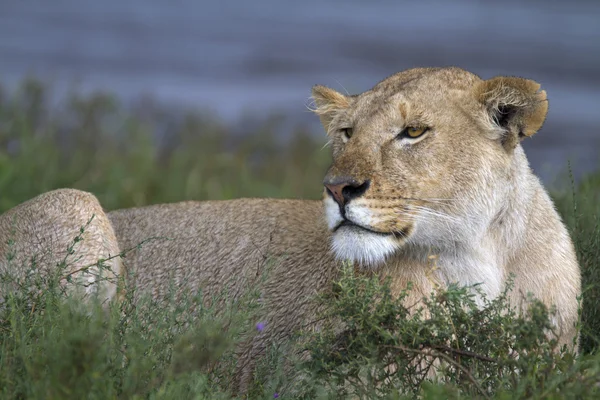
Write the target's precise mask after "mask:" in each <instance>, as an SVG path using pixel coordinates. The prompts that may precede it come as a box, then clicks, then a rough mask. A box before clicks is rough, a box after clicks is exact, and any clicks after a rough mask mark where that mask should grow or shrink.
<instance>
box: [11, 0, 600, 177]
mask: <svg viewBox="0 0 600 400" xmlns="http://www.w3.org/2000/svg"><path fill="white" fill-rule="evenodd" d="M599 21H600V2H594V1H578V2H558V1H544V2H542V1H533V2H526V3H521V2H517V1H509V2H503V3H501V4H500V3H482V2H475V1H466V0H459V1H455V2H452V4H451V5H450V4H448V3H446V2H442V1H435V2H428V3H424V2H402V3H399V2H397V1H391V0H390V1H387V0H386V1H379V2H377V3H372V2H369V3H367V2H361V1H357V0H352V1H343V2H342V1H338V0H333V1H327V2H319V1H317V0H306V1H304V2H301V3H297V2H294V3H292V2H281V1H277V0H258V1H255V2H252V3H248V2H242V1H231V2H195V1H192V0H179V1H176V2H168V3H167V2H156V1H142V0H135V1H130V2H127V3H126V4H125V3H122V2H118V1H115V0H109V1H105V2H102V3H93V2H87V1H74V0H69V1H62V0H61V1H54V2H43V1H30V2H12V3H10V4H8V3H3V4H1V5H0V84H1V85H3V86H5V87H6V88H8V90H14V89H15V88H16V87H17V85H18V83H19V82H21V81H22V80H23V79H24V78H25V77H27V76H34V77H36V78H38V79H41V80H42V81H44V82H49V84H50V86H51V87H52V89H53V93H54V94H55V99H56V100H57V101H58V100H60V99H62V98H64V97H65V95H66V94H67V93H68V92H69V91H70V90H76V91H78V92H80V93H91V92H94V91H98V90H99V91H103V92H108V93H114V94H115V95H116V96H117V97H118V98H119V99H120V100H121V101H122V102H124V103H125V104H131V103H133V102H134V101H135V100H137V99H140V98H144V97H149V98H152V99H154V100H155V101H156V102H157V103H159V104H162V105H164V106H165V107H166V108H169V109H172V110H174V111H176V110H179V109H182V108H183V109H192V110H194V109H198V110H208V111H210V112H211V113H212V114H214V115H215V116H216V117H218V118H221V119H223V120H224V121H225V122H227V123H231V124H233V125H237V126H238V128H236V129H237V130H239V132H240V133H241V134H249V133H250V130H248V129H245V127H244V125H243V124H244V123H245V122H246V121H247V120H248V117H251V118H256V119H257V120H260V119H261V118H267V117H268V116H269V115H272V114H278V115H282V116H284V118H285V119H286V120H287V121H289V125H290V126H292V125H295V124H305V125H307V126H308V127H310V130H311V131H313V132H315V133H318V134H321V135H322V129H321V128H320V127H319V126H318V118H316V117H315V116H313V115H312V114H311V113H309V112H308V111H307V110H306V108H305V105H306V103H307V101H308V97H309V95H310V88H311V86H312V85H314V84H317V83H318V84H325V85H327V86H330V87H333V88H335V89H336V90H339V91H344V90H347V91H348V92H350V93H359V92H362V91H364V90H368V89H369V88H371V87H372V86H374V85H375V84H376V83H377V82H379V81H381V80H383V79H384V78H386V77H387V76H389V75H392V74H393V73H395V72H398V71H401V70H404V69H407V68H411V67H417V66H448V65H455V66H459V67H462V68H464V69H467V70H469V71H471V72H474V73H476V74H478V75H480V76H481V77H482V78H490V77H492V76H495V75H517V76H523V77H526V78H529V79H534V80H536V81H538V82H540V83H541V84H542V88H543V89H545V90H546V91H547V93H548V98H549V100H550V110H549V115H548V118H547V121H546V124H545V126H544V128H542V130H541V132H540V133H539V134H538V135H536V136H535V137H534V138H533V139H532V140H527V141H525V142H524V146H525V148H526V151H527V154H528V157H529V159H530V162H531V164H532V167H533V168H534V170H535V171H536V173H538V175H541V176H542V178H543V179H544V180H546V181H549V180H551V179H552V177H553V176H554V174H555V173H556V172H557V171H563V170H564V169H565V168H566V165H567V160H570V161H571V164H572V167H573V170H574V172H575V175H580V174H581V173H583V172H586V171H591V170H595V169H596V168H597V167H598V166H599V165H598V150H600V133H599V132H597V131H598V130H599V129H598V125H599V124H598V122H599V121H598V106H599V105H600V94H599V93H600V91H599V89H600V23H599ZM240 125H241V126H240ZM288 131H291V129H290V130H288ZM281 134H282V135H289V134H290V133H289V132H282V133H281ZM323 141H324V138H323Z"/></svg>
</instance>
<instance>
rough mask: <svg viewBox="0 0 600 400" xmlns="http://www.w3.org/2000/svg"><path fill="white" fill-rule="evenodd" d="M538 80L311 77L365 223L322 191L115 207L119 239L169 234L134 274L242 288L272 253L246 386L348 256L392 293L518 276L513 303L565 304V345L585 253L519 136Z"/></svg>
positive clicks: (160, 291)
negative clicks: (340, 81)
mask: <svg viewBox="0 0 600 400" xmlns="http://www.w3.org/2000/svg"><path fill="white" fill-rule="evenodd" d="M538 88H539V85H538V84H537V83H535V82H532V81H527V80H524V79H521V78H495V79H491V80H489V81H483V80H481V79H480V78H479V77H477V76H476V75H473V74H471V73H469V72H467V71H463V70H461V69H458V68H422V69H412V70H408V71H404V72H401V73H398V74H396V75H393V76H391V77H389V78H388V79H386V80H384V81H382V82H381V83H379V84H377V85H376V86H375V87H374V88H373V89H372V90H369V91H367V92H364V93H362V94H360V95H357V96H344V95H342V94H340V93H337V92H335V91H333V90H332V89H328V88H325V87H323V86H317V87H315V88H314V90H313V95H314V99H315V107H316V109H315V111H316V113H317V114H318V115H319V116H320V117H321V121H322V122H323V124H324V128H325V130H326V131H327V132H328V134H329V136H330V140H331V145H332V146H331V147H332V154H333V163H332V166H331V168H330V169H329V171H328V173H327V175H326V177H325V183H328V182H329V183H331V182H334V183H336V184H337V183H339V182H348V181H353V182H355V183H357V184H359V183H364V182H368V183H369V184H368V185H365V186H363V188H364V191H363V192H362V194H361V195H360V196H358V197H357V198H354V199H352V200H351V201H350V202H349V203H348V204H347V205H345V207H346V208H345V212H346V216H347V217H348V218H350V219H351V220H352V222H353V223H354V224H355V225H354V226H341V225H339V223H340V222H341V221H342V219H341V216H340V215H341V214H340V209H339V207H338V205H337V204H336V203H335V202H334V200H333V199H332V197H331V196H329V195H328V194H325V198H324V205H325V206H323V203H322V202H318V201H302V200H267V199H238V200H230V201H221V202H213V201H208V202H183V203H176V204H164V205H156V206H150V207H144V208H136V209H128V210H120V211H114V212H111V213H109V215H108V216H109V219H110V221H111V223H112V225H113V227H114V229H115V232H116V235H117V238H118V240H119V244H120V247H121V249H125V248H130V247H132V246H135V245H136V244H138V243H140V242H142V241H144V240H146V239H148V238H151V237H157V236H161V237H165V238H168V239H161V240H153V241H151V242H149V243H146V244H145V245H144V246H142V248H141V249H139V250H136V251H134V252H133V253H132V254H129V255H128V257H127V259H126V260H127V267H128V269H131V271H132V272H133V274H134V279H135V282H133V284H134V286H135V287H136V289H137V290H138V294H140V293H150V294H152V295H153V296H154V297H155V298H161V297H163V296H164V295H165V294H166V293H167V292H168V290H169V285H170V282H171V281H170V279H171V278H172V279H174V281H175V283H176V287H177V288H179V289H184V288H186V289H192V290H197V289H204V291H205V292H204V293H205V294H208V295H211V294H216V293H218V292H220V290H221V289H222V288H224V287H228V289H229V291H230V293H232V295H233V297H235V296H237V295H238V294H239V293H241V292H242V291H243V290H245V288H247V287H248V285H253V284H255V283H256V282H257V280H258V279H259V277H260V276H261V274H262V272H263V271H264V270H265V268H267V265H268V263H269V260H272V261H273V268H274V269H273V270H272V271H271V272H270V273H269V275H268V278H267V281H266V283H265V284H264V286H263V287H262V291H261V302H262V303H263V304H264V305H265V313H264V317H263V321H265V322H266V329H265V330H264V331H263V332H262V333H261V334H260V335H258V336H257V337H256V338H255V339H254V340H252V341H250V342H248V343H246V344H245V345H244V346H243V348H242V349H241V351H242V355H241V358H240V361H239V364H238V365H239V374H240V385H241V386H240V387H241V388H242V390H243V388H244V385H245V384H247V383H248V382H249V380H250V379H251V374H252V371H253V361H254V360H255V359H256V356H257V355H259V354H261V353H263V352H264V350H265V348H266V346H267V345H268V344H269V343H273V342H275V343H279V342H281V341H282V340H284V339H285V338H288V337H290V335H291V334H292V333H293V332H295V331H296V330H298V329H300V328H303V327H304V328H311V327H314V326H315V325H314V322H315V321H314V319H315V317H316V311H317V310H316V307H315V303H314V302H313V299H314V296H315V295H316V294H317V293H319V292H322V291H323V290H327V289H328V288H329V287H330V284H331V281H332V279H334V278H335V277H336V274H337V271H338V269H339V266H340V259H350V260H351V261H352V262H354V264H355V266H356V268H357V269H358V270H359V271H365V270H368V271H370V272H371V273H378V274H380V275H381V276H391V278H392V281H393V286H394V290H395V291H396V292H397V293H398V292H399V291H400V290H402V289H404V288H405V287H406V285H407V283H408V282H409V281H410V282H413V283H414V286H415V289H414V291H413V294H412V297H411V298H409V299H408V300H407V301H408V303H416V302H417V301H419V299H420V298H421V296H423V295H426V294H428V293H429V292H430V291H431V289H432V288H434V287H435V286H436V285H441V286H442V287H443V286H445V285H447V284H449V283H451V282H458V283H460V284H464V285H469V284H476V283H481V284H482V286H481V288H482V290H483V291H484V293H486V294H487V295H489V296H490V297H494V296H496V295H498V294H499V293H500V292H501V291H502V289H503V288H504V285H505V283H506V280H507V278H508V276H509V275H510V274H514V275H515V290H514V291H513V294H512V301H513V303H514V304H515V305H521V304H522V303H523V299H524V296H525V295H526V293H528V292H531V293H533V294H534V295H535V296H536V297H538V298H540V299H541V300H542V301H544V302H545V303H546V304H548V305H554V306H556V307H557V310H558V314H557V318H556V321H555V325H556V328H557V330H558V331H559V334H560V340H561V342H562V343H571V342H572V341H573V339H574V336H575V329H574V324H575V322H576V320H577V299H576V297H577V296H578V295H579V294H580V272H579V266H578V263H577V260H576V257H575V253H574V249H573V244H572V242H571V239H570V238H569V235H568V233H567V230H566V228H565V226H564V225H563V223H562V222H561V220H560V218H559V216H558V214H557V213H556V211H555V209H554V207H553V204H552V202H551V200H550V198H549V196H548V194H547V193H546V191H545V190H544V188H543V187H542V185H541V183H540V182H539V180H538V179H537V178H536V177H535V176H534V175H533V173H532V172H531V170H530V168H529V166H528V163H527V159H526V157H525V154H524V152H523V149H522V147H521V146H520V144H519V142H520V140H521V139H522V138H523V137H527V136H531V135H532V134H533V133H534V132H535V131H537V130H538V129H539V128H540V127H541V124H542V122H543V120H544V118H545V114H546V110H547V101H546V97H545V93H544V92H538ZM407 126H416V127H429V128H430V130H429V131H428V132H426V133H425V134H424V135H423V136H422V137H419V138H418V139H414V140H412V141H407V140H405V139H402V138H398V134H399V133H400V132H402V130H403V129H404V128H406V127H407ZM347 128H351V129H352V135H351V136H349V137H348V135H345V133H344V132H345V129H347ZM358 225H360V227H359V226H358ZM332 249H333V252H332ZM431 256H434V257H435V259H436V268H435V269H434V268H432V267H431ZM336 257H337V258H338V259H336Z"/></svg>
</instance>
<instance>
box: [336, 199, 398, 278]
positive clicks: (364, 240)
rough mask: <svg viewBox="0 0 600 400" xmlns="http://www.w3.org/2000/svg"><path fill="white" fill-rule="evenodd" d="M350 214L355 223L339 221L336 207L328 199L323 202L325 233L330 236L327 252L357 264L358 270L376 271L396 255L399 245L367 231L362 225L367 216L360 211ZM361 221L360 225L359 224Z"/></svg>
mask: <svg viewBox="0 0 600 400" xmlns="http://www.w3.org/2000/svg"><path fill="white" fill-rule="evenodd" d="M356 211H357V210H352V211H350V212H348V213H349V214H352V215H353V217H355V219H357V220H358V221H354V223H353V222H352V221H349V220H346V219H344V218H343V217H342V215H341V213H340V211H339V207H338V205H337V204H336V203H335V202H334V201H333V200H332V199H331V198H330V197H326V198H325V215H326V219H327V224H328V226H329V229H330V230H331V231H332V232H333V234H332V239H331V249H332V250H333V254H334V255H335V256H336V258H337V259H339V260H342V261H350V262H352V263H353V264H354V263H358V264H359V265H361V266H362V267H367V268H377V267H378V266H380V265H381V264H383V263H384V262H385V260H386V259H387V258H388V257H389V256H391V255H392V254H393V253H394V252H396V251H397V250H398V249H399V248H400V246H401V243H400V242H399V241H398V239H397V238H396V237H395V235H393V234H391V233H390V234H386V233H379V232H374V231H371V230H368V229H367V228H365V227H364V225H358V224H359V223H361V222H363V223H367V222H368V220H369V216H368V215H367V213H366V212H365V211H364V210H363V211H362V212H356ZM363 220H364V221H363Z"/></svg>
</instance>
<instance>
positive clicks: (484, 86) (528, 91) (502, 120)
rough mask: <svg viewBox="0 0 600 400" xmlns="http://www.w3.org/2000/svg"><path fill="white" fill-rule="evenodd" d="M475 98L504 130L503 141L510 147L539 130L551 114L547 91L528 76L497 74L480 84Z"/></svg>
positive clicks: (476, 88) (476, 89)
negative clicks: (548, 114) (547, 115)
mask: <svg viewBox="0 0 600 400" xmlns="http://www.w3.org/2000/svg"><path fill="white" fill-rule="evenodd" d="M475 97H476V99H477V100H478V101H479V102H481V103H482V104H483V105H484V106H485V110H486V112H487V114H488V116H489V118H490V119H491V122H492V123H493V124H494V125H495V126H496V127H498V128H500V129H501V131H502V132H503V134H502V135H501V140H502V144H503V145H504V146H505V147H506V148H507V149H512V148H514V147H515V146H516V145H517V144H518V143H519V141H521V140H522V139H524V138H525V137H529V136H532V135H533V134H534V133H536V132H537V131H538V130H539V129H540V128H541V127H542V125H543V124H544V121H545V119H546V114H547V113H548V100H547V98H546V92H545V91H544V90H540V84H539V83H537V82H535V81H532V80H529V79H524V78H516V77H507V76H498V77H495V78H492V79H489V80H487V81H483V82H480V83H479V84H477V85H476V86H475Z"/></svg>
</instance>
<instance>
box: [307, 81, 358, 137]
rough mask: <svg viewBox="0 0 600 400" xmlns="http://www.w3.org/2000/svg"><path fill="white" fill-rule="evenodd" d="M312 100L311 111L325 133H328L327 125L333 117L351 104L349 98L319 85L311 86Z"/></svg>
mask: <svg viewBox="0 0 600 400" xmlns="http://www.w3.org/2000/svg"><path fill="white" fill-rule="evenodd" d="M312 98H313V101H314V107H312V108H311V109H312V111H313V112H314V113H315V114H317V115H318V116H319V118H320V119H321V124H323V127H324V128H325V131H326V132H327V133H329V125H330V124H331V121H332V120H333V118H334V117H335V115H336V114H337V113H339V112H340V111H343V110H345V109H347V108H348V107H350V103H351V97H349V96H344V95H343V94H341V93H339V92H336V91H335V90H333V89H330V88H328V87H326V86H321V85H315V86H313V88H312Z"/></svg>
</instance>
